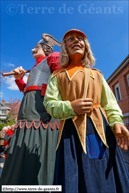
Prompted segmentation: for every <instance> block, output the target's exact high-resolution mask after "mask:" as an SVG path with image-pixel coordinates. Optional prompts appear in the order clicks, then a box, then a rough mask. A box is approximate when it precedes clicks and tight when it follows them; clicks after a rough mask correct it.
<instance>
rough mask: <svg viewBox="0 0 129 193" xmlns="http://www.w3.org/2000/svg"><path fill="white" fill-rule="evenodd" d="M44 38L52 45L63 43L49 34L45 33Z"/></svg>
mask: <svg viewBox="0 0 129 193" xmlns="http://www.w3.org/2000/svg"><path fill="white" fill-rule="evenodd" d="M42 39H43V40H44V41H46V42H47V43H48V44H49V45H50V46H55V45H57V46H61V43H60V42H59V41H58V40H56V39H55V38H54V37H53V36H51V35H49V34H46V33H43V34H42Z"/></svg>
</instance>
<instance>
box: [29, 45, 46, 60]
mask: <svg viewBox="0 0 129 193" xmlns="http://www.w3.org/2000/svg"><path fill="white" fill-rule="evenodd" d="M31 51H32V54H33V58H34V59H36V60H37V59H38V58H39V57H42V56H45V53H44V51H43V49H42V46H41V44H37V45H36V46H35V48H33V49H32V50H31Z"/></svg>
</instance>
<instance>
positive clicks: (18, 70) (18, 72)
mask: <svg viewBox="0 0 129 193" xmlns="http://www.w3.org/2000/svg"><path fill="white" fill-rule="evenodd" d="M13 72H15V73H16V74H15V75H13V76H14V78H15V80H17V79H21V78H23V77H24V75H25V70H24V69H23V68H22V66H20V67H18V68H15V69H14V70H13Z"/></svg>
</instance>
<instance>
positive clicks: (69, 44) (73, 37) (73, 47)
mask: <svg viewBox="0 0 129 193" xmlns="http://www.w3.org/2000/svg"><path fill="white" fill-rule="evenodd" d="M65 39H66V50H67V53H68V55H69V57H71V56H73V55H75V54H79V55H82V57H83V56H84V52H85V42H84V37H83V36H82V35H81V34H80V33H78V32H70V33H69V34H68V35H67V36H66V38H65Z"/></svg>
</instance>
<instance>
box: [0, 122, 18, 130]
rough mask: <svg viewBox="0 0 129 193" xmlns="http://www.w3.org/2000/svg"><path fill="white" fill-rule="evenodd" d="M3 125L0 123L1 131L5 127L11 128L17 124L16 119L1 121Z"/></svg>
mask: <svg viewBox="0 0 129 193" xmlns="http://www.w3.org/2000/svg"><path fill="white" fill-rule="evenodd" d="M0 121H1V123H0V131H1V130H2V129H3V127H6V126H8V125H9V126H11V125H13V124H14V123H15V119H10V120H7V119H6V120H0Z"/></svg>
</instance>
